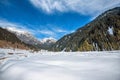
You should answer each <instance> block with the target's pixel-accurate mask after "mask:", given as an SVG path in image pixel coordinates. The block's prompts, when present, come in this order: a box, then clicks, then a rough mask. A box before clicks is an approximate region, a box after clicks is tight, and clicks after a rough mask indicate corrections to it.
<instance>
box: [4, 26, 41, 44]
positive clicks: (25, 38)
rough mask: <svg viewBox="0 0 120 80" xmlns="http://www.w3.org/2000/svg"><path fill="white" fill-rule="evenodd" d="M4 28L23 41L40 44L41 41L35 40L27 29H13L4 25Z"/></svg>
mask: <svg viewBox="0 0 120 80" xmlns="http://www.w3.org/2000/svg"><path fill="white" fill-rule="evenodd" d="M6 29H7V30H8V31H10V32H12V33H14V34H16V36H17V37H18V38H19V39H20V40H21V41H23V42H25V43H26V44H30V45H40V44H41V42H40V41H39V40H37V39H36V38H35V37H34V36H33V35H32V34H30V33H29V32H27V31H23V30H19V29H15V28H12V27H6Z"/></svg>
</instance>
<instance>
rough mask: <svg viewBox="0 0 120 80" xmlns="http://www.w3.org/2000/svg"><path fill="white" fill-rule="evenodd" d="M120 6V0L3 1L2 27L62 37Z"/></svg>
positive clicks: (0, 12)
mask: <svg viewBox="0 0 120 80" xmlns="http://www.w3.org/2000/svg"><path fill="white" fill-rule="evenodd" d="M119 5H120V0H92V1H90V0H0V26H2V27H11V28H12V29H15V30H18V31H27V32H30V33H31V34H33V35H34V36H35V37H37V38H38V39H43V38H48V37H52V38H55V39H60V38H61V37H62V36H63V35H65V34H68V33H71V32H74V31H75V30H76V29H78V28H80V27H82V26H83V25H85V24H87V23H88V22H90V21H91V20H93V19H94V18H95V17H96V16H98V15H99V14H100V13H102V12H104V11H106V10H108V9H110V8H114V7H116V6H119Z"/></svg>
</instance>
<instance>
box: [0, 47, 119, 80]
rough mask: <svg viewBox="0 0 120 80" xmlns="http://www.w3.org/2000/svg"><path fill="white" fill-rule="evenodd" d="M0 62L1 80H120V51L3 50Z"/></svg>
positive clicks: (0, 53) (0, 54) (0, 52)
mask: <svg viewBox="0 0 120 80" xmlns="http://www.w3.org/2000/svg"><path fill="white" fill-rule="evenodd" d="M9 52H12V53H14V54H13V55H9V54H7V53H9ZM3 57H6V58H5V59H2V58H3ZM0 58H1V59H0V80H120V51H111V52H105V51H104V52H68V53H65V52H56V53H55V52H38V53H31V52H28V51H11V50H2V49H0Z"/></svg>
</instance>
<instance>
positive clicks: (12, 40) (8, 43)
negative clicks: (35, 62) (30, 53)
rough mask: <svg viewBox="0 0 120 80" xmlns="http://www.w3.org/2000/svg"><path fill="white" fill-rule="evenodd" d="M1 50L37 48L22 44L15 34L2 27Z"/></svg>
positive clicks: (0, 36) (0, 29)
mask: <svg viewBox="0 0 120 80" xmlns="http://www.w3.org/2000/svg"><path fill="white" fill-rule="evenodd" d="M0 48H19V49H35V47H33V46H31V45H28V44H26V43H24V42H22V41H21V40H20V39H19V38H18V37H17V36H16V35H15V34H13V33H11V32H9V31H8V30H6V29H3V28H1V27H0Z"/></svg>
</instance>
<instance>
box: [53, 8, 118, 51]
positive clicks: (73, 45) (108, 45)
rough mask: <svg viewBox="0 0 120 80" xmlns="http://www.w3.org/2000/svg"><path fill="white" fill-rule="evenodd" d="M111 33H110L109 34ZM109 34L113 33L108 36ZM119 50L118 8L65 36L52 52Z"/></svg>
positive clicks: (106, 12)
mask: <svg viewBox="0 0 120 80" xmlns="http://www.w3.org/2000/svg"><path fill="white" fill-rule="evenodd" d="M110 31H112V32H110ZM110 33H113V35H112V34H110ZM119 49H120V7H116V8H113V9H110V10H108V11H105V12H104V13H102V14H101V15H99V16H98V17H97V18H96V19H95V20H93V21H91V22H90V23H88V24H86V25H85V26H83V27H81V28H79V29H77V30H76V31H75V32H74V33H71V34H68V35H65V36H64V37H63V38H61V39H60V40H58V41H57V42H56V44H55V45H54V46H53V47H52V50H53V51H96V50H97V51H103V50H119Z"/></svg>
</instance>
